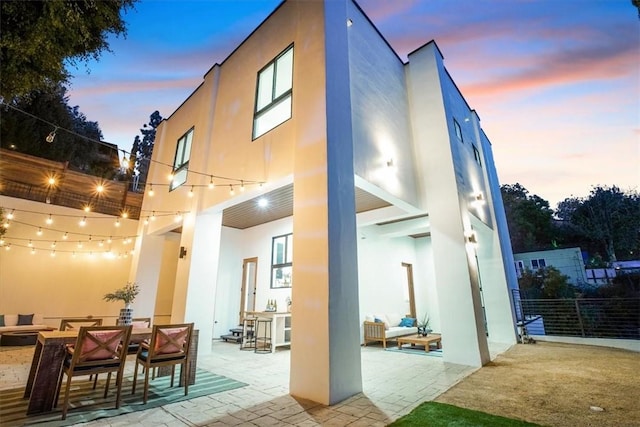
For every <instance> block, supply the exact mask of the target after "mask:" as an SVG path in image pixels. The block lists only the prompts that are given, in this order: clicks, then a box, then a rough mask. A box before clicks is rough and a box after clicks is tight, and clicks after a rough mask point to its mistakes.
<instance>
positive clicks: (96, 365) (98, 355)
mask: <svg viewBox="0 0 640 427" xmlns="http://www.w3.org/2000/svg"><path fill="white" fill-rule="evenodd" d="M131 329H132V327H131V325H129V326H81V327H80V332H79V333H78V338H77V339H76V344H75V345H74V346H69V347H66V352H67V353H66V356H65V359H64V362H63V364H62V373H61V374H60V379H59V380H58V388H57V393H56V406H57V404H58V397H59V393H60V390H61V387H62V380H63V378H64V376H65V375H66V376H67V383H66V386H65V395H64V403H63V406H62V419H63V420H64V419H66V418H67V409H68V408H69V395H70V391H71V378H73V377H74V376H79V375H96V377H97V375H98V374H100V373H107V374H108V375H107V382H106V385H105V388H104V396H103V397H104V398H106V397H107V393H108V392H109V383H110V381H111V374H112V373H113V372H116V408H119V407H120V394H121V391H122V373H123V372H124V363H125V361H126V358H127V347H128V345H129V339H130V337H131ZM93 387H94V388H95V382H94V386H93Z"/></svg>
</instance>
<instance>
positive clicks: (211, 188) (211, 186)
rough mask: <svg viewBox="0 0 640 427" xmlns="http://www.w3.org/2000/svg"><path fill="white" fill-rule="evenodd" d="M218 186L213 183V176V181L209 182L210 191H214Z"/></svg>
mask: <svg viewBox="0 0 640 427" xmlns="http://www.w3.org/2000/svg"><path fill="white" fill-rule="evenodd" d="M215 186H216V185H215V184H214V183H213V176H212V177H211V180H209V190H213V187H215Z"/></svg>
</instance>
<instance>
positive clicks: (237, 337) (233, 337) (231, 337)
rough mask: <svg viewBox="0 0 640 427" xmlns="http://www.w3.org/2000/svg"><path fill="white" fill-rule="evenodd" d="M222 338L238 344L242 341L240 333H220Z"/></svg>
mask: <svg viewBox="0 0 640 427" xmlns="http://www.w3.org/2000/svg"><path fill="white" fill-rule="evenodd" d="M220 339H223V340H225V341H227V342H228V341H233V342H235V343H236V344H239V343H240V341H242V337H241V336H240V335H228V334H227V335H220Z"/></svg>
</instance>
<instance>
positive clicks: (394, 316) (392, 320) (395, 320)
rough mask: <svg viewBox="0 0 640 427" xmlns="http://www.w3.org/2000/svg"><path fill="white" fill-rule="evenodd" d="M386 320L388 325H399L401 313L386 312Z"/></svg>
mask: <svg viewBox="0 0 640 427" xmlns="http://www.w3.org/2000/svg"><path fill="white" fill-rule="evenodd" d="M387 321H388V322H389V326H400V322H401V321H402V315H401V314H398V313H389V314H387Z"/></svg>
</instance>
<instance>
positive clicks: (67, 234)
mask: <svg viewBox="0 0 640 427" xmlns="http://www.w3.org/2000/svg"><path fill="white" fill-rule="evenodd" d="M62 238H63V239H64V240H67V239H68V238H69V233H67V232H66V231H65V232H64V234H63V235H62Z"/></svg>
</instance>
